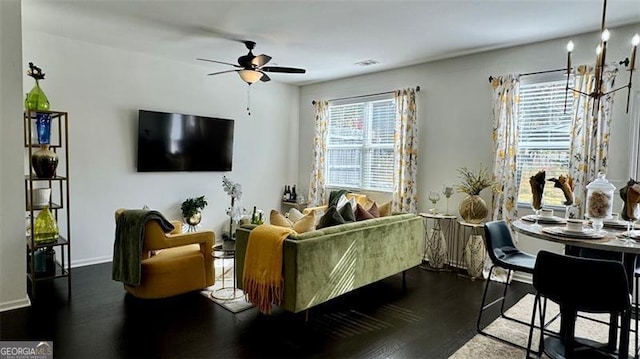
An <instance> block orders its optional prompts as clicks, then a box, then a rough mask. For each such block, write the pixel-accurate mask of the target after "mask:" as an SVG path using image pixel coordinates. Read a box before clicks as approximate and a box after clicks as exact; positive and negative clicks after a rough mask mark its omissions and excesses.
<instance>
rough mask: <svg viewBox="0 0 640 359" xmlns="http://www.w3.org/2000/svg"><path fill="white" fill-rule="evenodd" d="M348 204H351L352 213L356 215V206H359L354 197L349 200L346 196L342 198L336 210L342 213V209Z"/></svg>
mask: <svg viewBox="0 0 640 359" xmlns="http://www.w3.org/2000/svg"><path fill="white" fill-rule="evenodd" d="M347 203H351V211H352V212H353V213H354V214H355V213H356V205H357V204H358V202H357V200H356V199H355V198H353V197H351V198H349V197H347V195H345V194H343V195H342V196H340V198H339V199H338V203H337V204H336V208H337V209H338V211H341V210H342V208H344V206H345V205H346V204H347ZM354 218H355V217H354Z"/></svg>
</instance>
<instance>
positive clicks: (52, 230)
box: [33, 207, 59, 244]
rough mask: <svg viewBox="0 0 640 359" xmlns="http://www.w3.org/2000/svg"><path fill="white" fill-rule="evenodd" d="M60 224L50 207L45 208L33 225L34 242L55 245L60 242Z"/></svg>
mask: <svg viewBox="0 0 640 359" xmlns="http://www.w3.org/2000/svg"><path fill="white" fill-rule="evenodd" d="M58 235H59V232H58V224H57V223H56V219H55V218H54V217H53V214H52V213H51V211H50V210H49V207H44V209H43V210H42V211H40V213H38V216H37V217H36V220H35V223H34V224H33V240H34V242H36V243H37V244H46V243H53V242H55V241H57V240H58Z"/></svg>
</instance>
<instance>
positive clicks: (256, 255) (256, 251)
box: [242, 224, 293, 314]
mask: <svg viewBox="0 0 640 359" xmlns="http://www.w3.org/2000/svg"><path fill="white" fill-rule="evenodd" d="M291 232H293V231H292V230H291V229H290V228H285V227H277V226H271V225H267V224H263V225H259V226H257V227H256V228H254V229H253V230H252V231H251V233H249V242H248V243H247V253H246V256H245V261H244V278H243V279H242V284H243V289H244V291H245V293H246V295H247V298H248V300H249V301H250V302H251V303H253V304H255V306H256V308H258V310H259V311H260V312H261V313H265V314H269V313H271V304H276V305H278V304H280V303H281V302H282V296H283V284H284V282H283V278H282V244H283V242H284V240H285V238H287V236H288V235H289V233H291Z"/></svg>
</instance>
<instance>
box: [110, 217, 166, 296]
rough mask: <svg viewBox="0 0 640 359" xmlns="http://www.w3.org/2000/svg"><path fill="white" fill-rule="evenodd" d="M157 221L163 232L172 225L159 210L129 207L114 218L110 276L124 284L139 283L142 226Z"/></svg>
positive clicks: (134, 284)
mask: <svg viewBox="0 0 640 359" xmlns="http://www.w3.org/2000/svg"><path fill="white" fill-rule="evenodd" d="M149 221H157V222H158V224H159V225H160V228H162V230H163V231H165V232H171V231H172V230H173V229H174V227H173V224H171V222H169V221H168V220H167V219H166V218H164V216H163V215H162V214H160V212H158V211H147V210H142V209H131V210H125V211H124V212H122V213H121V214H120V215H119V216H118V218H117V219H116V238H115V242H114V244H113V266H112V269H111V278H112V279H113V280H117V281H119V282H122V283H124V284H128V285H132V286H136V285H140V268H141V257H142V241H143V238H144V226H145V224H146V223H147V222H149Z"/></svg>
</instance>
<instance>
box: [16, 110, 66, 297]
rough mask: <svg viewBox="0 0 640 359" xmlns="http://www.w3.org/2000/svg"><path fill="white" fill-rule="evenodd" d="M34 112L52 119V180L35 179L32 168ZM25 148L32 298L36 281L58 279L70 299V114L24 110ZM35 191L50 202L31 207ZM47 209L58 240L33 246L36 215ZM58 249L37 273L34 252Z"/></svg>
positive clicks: (28, 269)
mask: <svg viewBox="0 0 640 359" xmlns="http://www.w3.org/2000/svg"><path fill="white" fill-rule="evenodd" d="M36 113H47V114H49V115H50V116H51V143H50V144H49V149H50V150H51V151H53V152H55V153H56V154H57V155H58V167H57V169H56V175H55V176H53V177H52V178H38V177H37V176H36V174H35V173H34V171H33V168H32V166H31V156H32V155H33V153H34V152H35V151H36V150H37V148H38V147H39V146H40V145H39V144H38V143H37V140H34V135H35V130H34V128H35V121H36ZM23 120H24V122H23V125H24V148H25V154H26V156H27V165H26V166H25V170H26V171H27V174H26V175H25V179H24V190H25V211H26V213H28V214H29V215H30V216H29V217H30V218H29V220H28V223H27V224H26V227H27V228H26V231H27V233H26V251H27V279H28V284H29V289H30V295H31V297H32V299H35V298H36V297H37V295H36V293H37V291H36V287H37V284H38V282H41V281H51V280H54V279H59V278H66V279H67V290H68V292H67V294H68V297H69V298H71V221H70V218H71V216H70V207H69V142H68V138H69V137H68V135H69V131H68V124H69V115H68V113H67V112H61V111H42V110H38V111H25V112H24V116H23ZM36 188H49V189H51V196H50V197H49V203H48V204H46V205H34V203H33V200H34V198H33V197H34V196H33V195H29V194H30V193H33V190H34V189H36ZM46 207H48V208H49V209H50V210H51V212H52V214H53V216H54V218H55V220H56V222H57V224H58V228H59V232H60V233H59V237H58V239H57V240H56V241H55V242H51V243H36V241H35V240H34V238H33V235H32V234H33V233H34V232H35V231H34V229H35V221H36V216H37V215H38V213H40V211H42V210H43V209H44V208H46ZM43 248H44V249H54V250H55V249H58V251H56V254H55V256H54V258H53V263H51V264H52V265H53V268H48V270H45V271H37V270H36V263H35V262H36V252H37V251H38V250H39V249H43Z"/></svg>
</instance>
